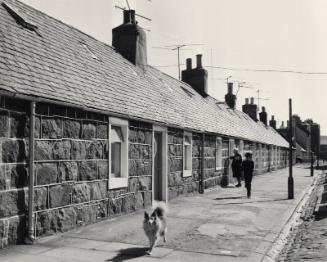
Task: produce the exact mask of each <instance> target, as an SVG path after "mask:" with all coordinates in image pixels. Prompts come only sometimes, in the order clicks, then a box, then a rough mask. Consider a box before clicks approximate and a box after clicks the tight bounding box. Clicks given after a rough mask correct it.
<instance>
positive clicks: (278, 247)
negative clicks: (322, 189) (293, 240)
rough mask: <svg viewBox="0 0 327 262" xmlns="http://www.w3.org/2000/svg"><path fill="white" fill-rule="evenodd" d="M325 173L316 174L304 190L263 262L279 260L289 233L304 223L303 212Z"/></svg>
mask: <svg viewBox="0 0 327 262" xmlns="http://www.w3.org/2000/svg"><path fill="white" fill-rule="evenodd" d="M322 175H323V173H322V172H320V173H319V174H318V175H316V176H315V178H314V181H313V182H312V183H311V185H310V186H308V188H307V189H306V190H305V191H304V194H303V195H302V197H301V200H300V201H299V203H298V204H297V206H296V208H295V210H294V211H293V212H292V214H291V216H290V217H289V218H288V220H287V221H286V223H285V225H284V226H283V228H282V230H281V231H280V232H279V234H278V236H277V237H276V238H275V240H274V241H273V243H272V244H271V247H270V248H269V250H268V251H267V252H266V253H265V255H264V256H263V258H262V259H261V262H272V261H277V258H278V256H279V255H280V253H281V252H282V250H283V248H284V247H285V245H286V243H287V241H288V240H289V235H290V234H291V233H292V231H293V230H294V228H296V227H297V226H298V225H300V224H301V223H302V219H301V217H302V214H303V213H304V211H305V206H306V205H307V203H308V202H309V200H310V198H311V196H312V194H313V193H314V192H315V189H316V188H317V186H318V184H319V181H320V180H321V177H322Z"/></svg>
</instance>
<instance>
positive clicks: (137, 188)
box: [0, 97, 152, 248]
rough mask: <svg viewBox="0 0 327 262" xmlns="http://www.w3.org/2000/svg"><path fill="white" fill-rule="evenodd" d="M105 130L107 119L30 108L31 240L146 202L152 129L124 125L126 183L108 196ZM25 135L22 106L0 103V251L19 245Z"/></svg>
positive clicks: (42, 107) (69, 110)
mask: <svg viewBox="0 0 327 262" xmlns="http://www.w3.org/2000/svg"><path fill="white" fill-rule="evenodd" d="M108 128H109V123H108V116H105V115H100V114H95V113H90V112H85V111H81V110H76V109H72V108H66V107H60V106H55V105H48V104H40V103H37V104H36V123H35V129H34V132H35V151H34V155H35V159H34V160H35V161H34V169H35V173H34V178H35V179H34V180H35V184H34V211H35V212H34V225H35V235H36V236H41V235H48V234H52V233H56V232H64V231H67V230H69V229H72V228H75V227H77V226H81V225H86V224H89V223H94V222H96V221H98V220H101V219H104V218H110V217H114V216H118V215H121V214H125V213H129V212H132V211H135V210H137V209H140V208H144V207H146V206H149V205H150V204H151V201H152V195H151V194H152V193H151V192H152V191H151V190H152V178H151V176H152V127H151V125H146V124H143V123H140V122H132V121H131V122H129V137H128V141H129V185H128V187H127V188H120V189H113V190H109V159H108V150H109V142H110V140H109V137H108V133H109V132H108ZM28 136H29V103H28V102H24V101H19V100H11V99H8V98H3V97H1V104H0V149H1V150H0V203H1V205H0V247H1V248H2V247H4V246H6V245H9V244H17V243H21V242H22V241H23V239H24V236H25V233H26V227H27V221H26V220H27V219H26V214H27V211H28V210H27V209H28V205H27V202H28V189H27V185H28V175H29V172H28V164H27V163H28ZM4 203H5V204H4Z"/></svg>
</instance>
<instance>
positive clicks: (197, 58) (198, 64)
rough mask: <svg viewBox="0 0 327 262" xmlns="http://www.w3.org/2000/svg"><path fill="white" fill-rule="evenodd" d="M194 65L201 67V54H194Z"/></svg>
mask: <svg viewBox="0 0 327 262" xmlns="http://www.w3.org/2000/svg"><path fill="white" fill-rule="evenodd" d="M196 67H197V68H202V55H201V54H198V55H196Z"/></svg>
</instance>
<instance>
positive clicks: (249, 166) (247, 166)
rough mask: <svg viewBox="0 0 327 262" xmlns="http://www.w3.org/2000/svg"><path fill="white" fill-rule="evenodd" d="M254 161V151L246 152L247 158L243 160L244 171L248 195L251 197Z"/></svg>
mask: <svg viewBox="0 0 327 262" xmlns="http://www.w3.org/2000/svg"><path fill="white" fill-rule="evenodd" d="M253 170H254V162H253V160H252V153H251V152H247V153H246V154H245V160H244V161H243V162H242V171H243V173H244V180H245V187H246V190H247V197H248V198H251V183H252V177H253Z"/></svg>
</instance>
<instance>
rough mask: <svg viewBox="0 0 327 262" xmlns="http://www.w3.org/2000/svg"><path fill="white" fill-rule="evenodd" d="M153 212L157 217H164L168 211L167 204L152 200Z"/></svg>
mask: <svg viewBox="0 0 327 262" xmlns="http://www.w3.org/2000/svg"><path fill="white" fill-rule="evenodd" d="M153 213H155V214H156V215H157V216H158V217H165V216H166V215H167V213H168V206H167V204H166V203H165V202H162V201H160V202H158V201H154V202H153Z"/></svg>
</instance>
